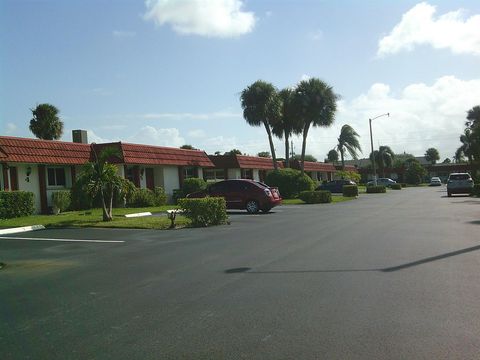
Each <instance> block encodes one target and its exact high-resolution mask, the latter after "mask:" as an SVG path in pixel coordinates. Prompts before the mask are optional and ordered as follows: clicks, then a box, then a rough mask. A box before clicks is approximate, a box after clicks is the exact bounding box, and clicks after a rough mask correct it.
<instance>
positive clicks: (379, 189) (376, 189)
mask: <svg viewBox="0 0 480 360" xmlns="http://www.w3.org/2000/svg"><path fill="white" fill-rule="evenodd" d="M386 192H387V188H386V187H385V186H383V185H377V186H374V185H372V186H368V187H367V194H380V193H386Z"/></svg>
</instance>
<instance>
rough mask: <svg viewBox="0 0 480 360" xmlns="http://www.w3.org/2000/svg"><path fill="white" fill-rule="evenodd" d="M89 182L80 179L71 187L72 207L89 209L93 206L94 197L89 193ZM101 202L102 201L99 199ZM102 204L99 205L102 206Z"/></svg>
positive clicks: (74, 208) (73, 208)
mask: <svg viewBox="0 0 480 360" xmlns="http://www.w3.org/2000/svg"><path fill="white" fill-rule="evenodd" d="M86 186H87V184H86V183H84V182H83V181H82V179H81V178H80V179H78V180H77V181H76V182H75V184H73V186H72V188H71V189H70V208H71V209H72V210H88V209H91V208H92V207H93V200H92V197H91V196H90V195H89V194H88V193H87V190H86ZM98 203H100V201H98ZM100 206H101V205H99V207H100Z"/></svg>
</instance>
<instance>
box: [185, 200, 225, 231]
mask: <svg viewBox="0 0 480 360" xmlns="http://www.w3.org/2000/svg"><path fill="white" fill-rule="evenodd" d="M178 205H179V206H180V208H181V209H182V210H183V212H184V215H185V216H186V217H187V218H188V219H190V221H191V222H192V226H196V227H204V226H211V225H220V224H224V223H225V222H226V221H227V206H226V203H225V199H224V198H222V197H206V198H203V199H179V200H178Z"/></svg>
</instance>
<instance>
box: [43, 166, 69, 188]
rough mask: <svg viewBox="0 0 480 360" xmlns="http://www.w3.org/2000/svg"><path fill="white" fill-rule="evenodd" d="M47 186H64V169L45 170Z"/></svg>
mask: <svg viewBox="0 0 480 360" xmlns="http://www.w3.org/2000/svg"><path fill="white" fill-rule="evenodd" d="M47 179H48V186H65V185H66V178H65V169H64V168H48V169H47Z"/></svg>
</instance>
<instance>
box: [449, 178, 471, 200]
mask: <svg viewBox="0 0 480 360" xmlns="http://www.w3.org/2000/svg"><path fill="white" fill-rule="evenodd" d="M472 190H473V179H472V177H471V176H470V174H469V173H453V174H450V176H449V177H448V181H447V194H448V196H452V194H471V193H472Z"/></svg>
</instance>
